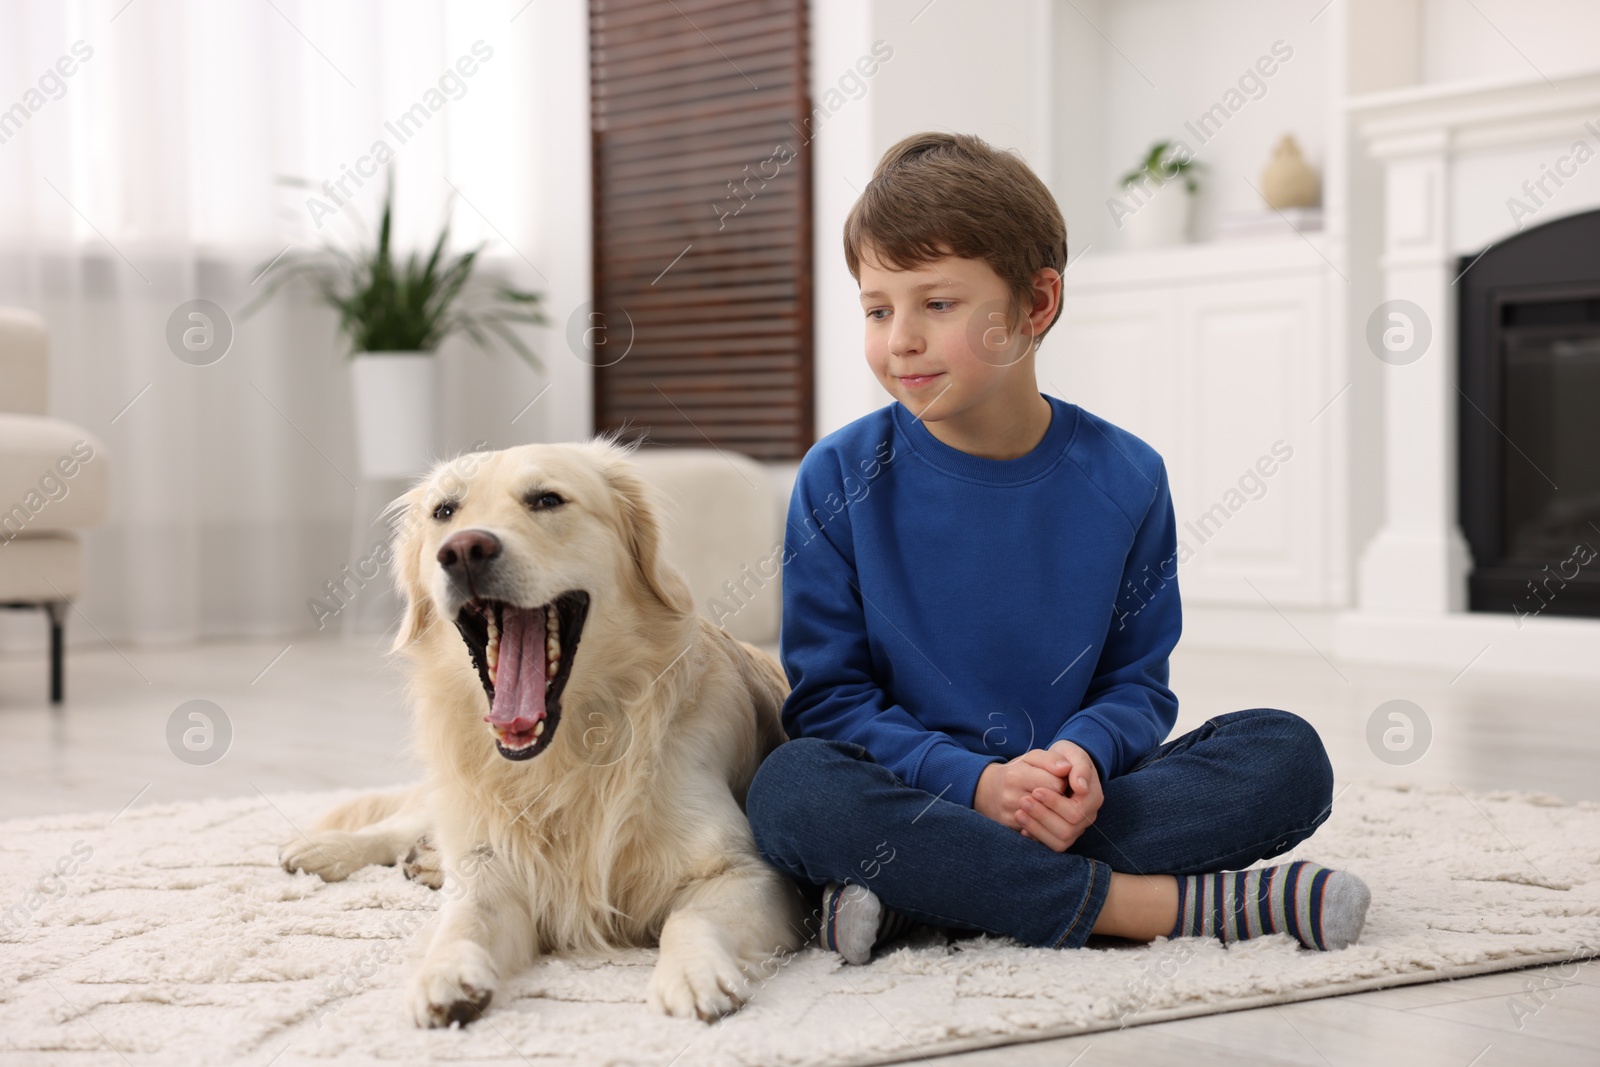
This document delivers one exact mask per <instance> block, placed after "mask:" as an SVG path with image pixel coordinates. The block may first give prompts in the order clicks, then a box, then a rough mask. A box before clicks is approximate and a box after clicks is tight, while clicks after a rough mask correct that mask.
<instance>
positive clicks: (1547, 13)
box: [1421, 0, 1600, 82]
mask: <svg viewBox="0 0 1600 1067" xmlns="http://www.w3.org/2000/svg"><path fill="white" fill-rule="evenodd" d="M1421 29H1422V57H1421V59H1422V63H1421V75H1422V80H1423V81H1425V82H1445V81H1469V80H1477V79H1483V78H1501V77H1505V78H1517V77H1526V76H1530V75H1533V76H1537V75H1539V74H1541V73H1542V74H1543V75H1544V76H1545V77H1547V78H1550V79H1552V80H1556V81H1559V80H1560V75H1561V74H1562V73H1563V72H1565V71H1572V70H1582V69H1586V68H1592V67H1593V66H1594V65H1595V63H1596V62H1597V61H1600V56H1597V54H1596V47H1597V46H1600V4H1597V3H1595V2H1594V0H1538V2H1537V3H1527V2H1526V0H1472V3H1470V4H1469V3H1465V2H1464V0H1422V27H1421Z"/></svg>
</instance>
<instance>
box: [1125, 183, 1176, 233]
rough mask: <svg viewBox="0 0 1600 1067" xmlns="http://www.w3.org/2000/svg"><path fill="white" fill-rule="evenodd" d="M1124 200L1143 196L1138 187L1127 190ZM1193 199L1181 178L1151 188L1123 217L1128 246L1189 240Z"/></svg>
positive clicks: (1129, 200) (1130, 201)
mask: <svg viewBox="0 0 1600 1067" xmlns="http://www.w3.org/2000/svg"><path fill="white" fill-rule="evenodd" d="M1124 192H1125V194H1126V195H1125V196H1124V197H1123V199H1124V201H1125V202H1128V203H1132V202H1133V198H1134V197H1136V196H1137V197H1141V198H1142V197H1143V196H1144V194H1143V193H1142V192H1140V191H1139V190H1137V189H1132V190H1125V191H1124ZM1193 199H1194V198H1193V197H1191V196H1190V195H1189V189H1188V187H1187V186H1185V185H1184V184H1183V182H1181V181H1170V182H1167V183H1165V184H1164V185H1162V186H1160V187H1159V188H1157V189H1154V190H1152V192H1151V194H1150V196H1149V197H1148V198H1144V200H1143V203H1141V204H1139V205H1137V206H1135V207H1134V210H1133V213H1132V214H1131V215H1128V216H1127V217H1126V218H1124V219H1123V220H1122V232H1123V233H1124V235H1125V236H1126V238H1127V242H1128V247H1129V248H1160V247H1162V246H1163V245H1181V244H1183V243H1184V242H1185V241H1187V240H1188V239H1189V208H1190V203H1191V201H1192V200H1193Z"/></svg>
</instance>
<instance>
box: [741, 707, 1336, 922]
mask: <svg viewBox="0 0 1600 1067" xmlns="http://www.w3.org/2000/svg"><path fill="white" fill-rule="evenodd" d="M1102 788H1103V790H1104V792H1105V801H1104V803H1103V804H1102V806H1101V808H1100V811H1099V813H1098V815H1097V816H1096V817H1095V821H1094V822H1093V823H1091V824H1090V825H1089V828H1088V829H1087V830H1085V831H1084V832H1083V834H1082V835H1081V836H1079V838H1078V840H1077V841H1076V842H1074V843H1073V845H1072V847H1071V848H1069V849H1067V851H1065V852H1056V851H1054V850H1053V849H1051V848H1050V847H1049V846H1048V845H1045V844H1044V843H1042V842H1040V841H1036V840H1033V839H1030V838H1026V837H1023V836H1022V835H1021V833H1019V832H1018V831H1016V830H1012V829H1010V828H1009V827H1006V826H1002V825H1001V824H1000V823H997V822H995V821H994V820H992V819H990V818H989V817H988V816H986V815H983V814H980V813H979V812H977V811H976V810H974V809H972V808H970V807H967V806H966V805H965V804H960V803H956V802H952V801H949V800H944V799H942V798H939V797H937V796H935V795H934V794H932V793H929V792H926V791H925V790H921V789H916V788H913V787H911V786H908V785H906V784H905V783H904V782H902V781H901V780H900V779H899V778H898V777H896V776H895V774H894V773H893V772H892V771H890V770H889V769H888V768H887V767H884V766H883V765H882V764H879V763H876V762H874V761H873V759H872V757H871V756H870V755H868V754H867V750H866V749H864V748H863V747H861V746H860V745H857V744H854V743H852V742H849V741H837V740H826V739H822V738H815V737H801V738H795V739H794V740H792V741H788V742H786V743H784V744H782V745H779V746H778V747H777V748H776V749H774V750H773V751H772V753H771V754H770V755H768V756H767V758H766V759H765V760H764V761H763V762H762V764H761V767H760V768H759V769H758V770H757V771H756V776H755V778H754V780H752V781H751V783H750V789H749V792H748V794H747V795H746V798H745V813H746V815H747V816H748V817H749V819H750V827H751V830H752V831H753V832H754V834H755V841H756V847H757V848H758V849H759V850H760V852H761V855H762V856H763V858H765V859H766V861H767V862H768V863H770V864H772V866H774V867H776V868H777V869H778V870H780V871H783V872H784V873H786V874H788V875H789V877H790V878H792V879H793V880H794V881H795V882H796V883H798V884H799V885H800V887H801V888H802V889H803V890H806V891H807V892H809V893H810V894H812V896H813V897H815V896H816V894H817V892H818V887H821V886H824V885H826V884H827V883H829V882H847V883H854V884H857V885H864V886H866V887H868V888H870V889H871V890H872V891H873V892H874V893H876V894H877V895H878V899H879V900H881V901H882V902H883V903H884V904H885V905H887V906H888V907H890V908H892V909H894V910H895V911H897V912H900V913H901V914H902V915H905V916H907V917H908V918H911V919H915V920H917V921H919V922H923V923H929V924H933V925H936V926H943V927H948V928H951V929H955V930H972V931H981V932H986V933H991V934H1000V935H1006V936H1009V937H1014V938H1016V939H1017V940H1019V941H1022V942H1024V943H1025V944H1029V945H1035V946H1039V947H1049V948H1080V947H1082V945H1083V944H1084V942H1085V941H1087V940H1088V938H1089V934H1090V931H1091V930H1093V928H1094V924H1095V920H1096V919H1097V918H1098V917H1099V915H1100V909H1101V907H1102V906H1103V905H1104V904H1105V899H1106V893H1107V892H1108V891H1109V890H1110V888H1111V872H1112V871H1117V872H1119V873H1129V874H1174V875H1185V874H1202V873H1206V872H1211V871H1234V870H1243V869H1244V868H1246V867H1248V866H1250V865H1251V864H1253V863H1255V862H1257V861H1259V860H1263V859H1267V858H1269V857H1272V856H1277V855H1279V854H1281V853H1283V852H1286V851H1288V850H1289V849H1290V848H1293V847H1294V846H1295V845H1297V844H1299V843H1300V842H1301V841H1304V840H1305V839H1306V838H1307V837H1310V836H1311V834H1312V832H1313V831H1314V830H1316V828H1317V827H1318V826H1321V825H1322V824H1323V823H1324V822H1325V821H1326V820H1327V818H1328V816H1329V814H1330V813H1331V812H1332V810H1333V766H1332V764H1330V763H1329V761H1328V754H1327V752H1326V751H1325V750H1324V749H1323V746H1322V739H1321V738H1320V737H1318V736H1317V732H1316V730H1315V728H1313V727H1312V726H1311V724H1310V723H1308V722H1306V721H1305V720H1304V719H1302V718H1301V717H1300V716H1298V715H1295V714H1293V713H1292V712H1287V711H1278V710H1276V709H1273V708H1252V709H1250V710H1248V711H1235V712H1229V713H1228V714H1225V715H1218V716H1216V717H1214V718H1212V719H1209V720H1207V721H1206V722H1205V723H1203V724H1202V725H1201V726H1199V727H1198V728H1196V729H1194V730H1191V731H1190V732H1188V733H1186V734H1184V735H1183V736H1181V737H1178V738H1174V739H1173V740H1171V741H1168V742H1166V743H1165V744H1163V745H1160V746H1159V747H1157V748H1155V749H1154V750H1152V751H1150V752H1147V753H1145V755H1144V756H1143V757H1142V758H1140V760H1139V761H1138V762H1137V763H1135V764H1134V765H1133V767H1132V768H1130V769H1129V770H1128V771H1127V773H1125V774H1123V775H1121V776H1119V777H1116V778H1113V779H1111V780H1110V781H1109V782H1104V783H1102Z"/></svg>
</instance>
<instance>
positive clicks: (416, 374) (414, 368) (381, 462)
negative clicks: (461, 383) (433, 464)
mask: <svg viewBox="0 0 1600 1067" xmlns="http://www.w3.org/2000/svg"><path fill="white" fill-rule="evenodd" d="M434 363H435V360H434V357H433V353H432V352H358V353H357V354H356V355H355V357H354V358H353V359H351V361H350V384H351V392H352V394H353V396H354V398H355V409H356V455H357V457H358V459H359V461H360V464H361V473H362V475H363V476H364V477H366V478H372V479H377V478H410V477H413V476H414V475H418V474H421V473H422V472H423V471H424V470H426V469H427V466H428V462H429V460H430V459H431V458H432V455H433V438H434V416H433V394H434Z"/></svg>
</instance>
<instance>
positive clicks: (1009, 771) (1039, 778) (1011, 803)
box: [972, 749, 1066, 830]
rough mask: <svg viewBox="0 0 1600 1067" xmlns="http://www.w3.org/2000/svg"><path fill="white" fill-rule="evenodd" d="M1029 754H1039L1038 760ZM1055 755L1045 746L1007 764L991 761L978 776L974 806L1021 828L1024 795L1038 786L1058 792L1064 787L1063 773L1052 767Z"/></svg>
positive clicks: (997, 820)
mask: <svg viewBox="0 0 1600 1067" xmlns="http://www.w3.org/2000/svg"><path fill="white" fill-rule="evenodd" d="M1029 757H1039V758H1040V759H1043V760H1044V762H1037V761H1035V760H1032V759H1030V758H1029ZM1055 759H1056V757H1053V756H1050V755H1049V754H1048V753H1046V752H1045V751H1044V750H1043V749H1034V750H1033V751H1031V752H1025V753H1023V754H1022V755H1020V756H1018V757H1017V758H1016V759H1013V760H1007V761H1006V762H1004V763H991V764H989V765H988V766H987V767H985V768H984V769H983V773H981V774H980V775H978V787H977V789H976V790H974V791H973V794H972V807H973V810H975V811H977V812H978V813H979V814H981V815H986V816H988V817H989V818H991V819H993V820H994V821H995V822H997V823H999V824H1000V825H1001V826H1004V827H1006V828H1007V829H1011V830H1021V829H1022V828H1023V827H1024V826H1025V825H1026V824H1025V823H1023V822H1021V821H1020V820H1019V819H1018V818H1017V812H1018V811H1019V810H1020V809H1021V807H1022V798H1023V797H1025V796H1027V795H1029V794H1030V793H1032V792H1033V791H1034V790H1035V789H1044V790H1048V791H1051V792H1054V793H1057V794H1059V793H1060V792H1061V791H1062V790H1063V789H1064V788H1066V787H1065V785H1064V784H1063V782H1062V779H1061V777H1060V776H1058V775H1057V773H1056V772H1055V771H1053V770H1051V769H1050V765H1051V764H1052V763H1053V762H1054V760H1055Z"/></svg>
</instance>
